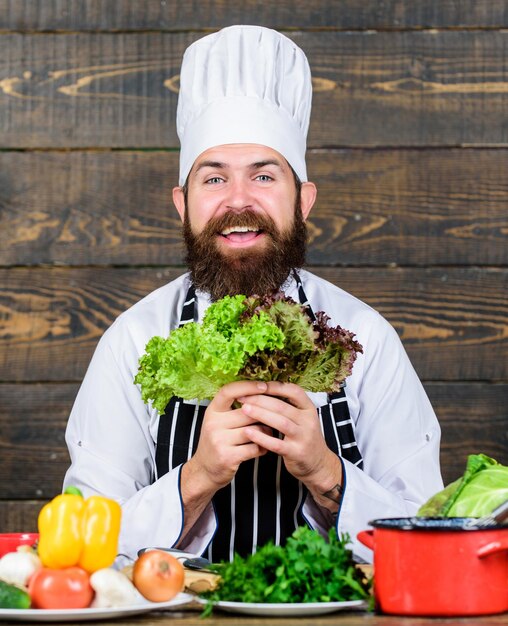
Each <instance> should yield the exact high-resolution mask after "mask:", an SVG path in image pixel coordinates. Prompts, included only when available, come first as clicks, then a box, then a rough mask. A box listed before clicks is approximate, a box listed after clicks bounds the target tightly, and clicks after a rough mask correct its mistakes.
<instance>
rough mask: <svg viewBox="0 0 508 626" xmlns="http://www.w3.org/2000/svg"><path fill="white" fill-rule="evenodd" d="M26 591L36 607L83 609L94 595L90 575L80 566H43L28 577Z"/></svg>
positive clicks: (88, 604)
mask: <svg viewBox="0 0 508 626" xmlns="http://www.w3.org/2000/svg"><path fill="white" fill-rule="evenodd" d="M28 592H29V594H30V597H31V598H32V606H33V607H34V608H36V609H84V608H86V607H88V606H90V603H91V602H92V599H93V596H94V590H93V589H92V587H91V585H90V576H89V574H88V573H87V572H86V571H85V570H84V569H82V568H81V567H66V568H63V569H51V568H49V567H43V568H42V569H40V570H37V572H35V574H34V575H33V576H32V578H31V579H30V582H29V584H28Z"/></svg>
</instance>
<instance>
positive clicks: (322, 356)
mask: <svg viewBox="0 0 508 626" xmlns="http://www.w3.org/2000/svg"><path fill="white" fill-rule="evenodd" d="M328 319H329V318H328V317H327V316H326V315H325V314H324V313H323V312H319V313H318V314H317V315H316V320H315V321H314V322H313V321H312V320H311V319H310V317H309V315H308V313H307V311H306V309H305V308H304V307H302V306H301V305H300V304H297V303H296V302H294V301H293V300H292V299H291V298H288V297H287V296H285V295H284V294H282V293H280V292H277V293H275V294H271V295H269V296H265V297H258V296H251V297H249V298H247V297H246V296H243V295H238V296H226V297H225V298H222V299H221V300H218V301H217V302H214V303H213V304H212V305H210V307H208V309H207V310H206V312H205V315H204V317H203V321H202V323H196V322H189V323H187V324H185V325H184V326H182V327H180V328H177V329H175V330H173V331H172V332H171V333H170V334H169V336H168V337H167V338H163V337H152V339H150V341H149V342H148V343H147V345H146V351H145V354H143V355H142V356H141V358H140V360H139V368H138V372H137V374H136V377H135V379H134V382H135V384H138V385H140V387H141V395H142V398H143V401H144V402H146V403H148V402H151V403H152V405H153V406H154V407H155V408H156V409H157V410H158V411H159V413H163V411H164V409H165V407H166V406H167V404H168V402H169V399H170V398H171V397H172V396H179V397H181V398H184V399H186V400H190V399H194V398H196V399H198V400H203V399H211V398H213V397H214V396H215V394H216V393H217V391H218V390H219V389H220V388H221V387H222V386H223V385H225V384H227V383H230V382H234V381H236V380H260V381H270V380H278V381H281V382H292V383H296V384H298V385H300V386H301V387H303V388H304V389H306V390H307V391H312V392H317V391H325V392H332V391H338V390H339V389H340V387H341V385H342V384H343V382H344V379H345V378H346V377H347V376H349V374H350V373H351V370H352V367H353V363H354V361H355V359H356V354H357V352H362V347H361V345H360V344H359V343H358V342H357V341H355V339H354V335H353V334H352V333H351V332H349V331H347V330H344V329H343V328H341V327H340V326H337V327H330V326H328V324H327V322H328Z"/></svg>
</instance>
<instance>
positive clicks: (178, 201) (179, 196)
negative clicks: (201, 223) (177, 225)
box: [173, 187, 185, 222]
mask: <svg viewBox="0 0 508 626" xmlns="http://www.w3.org/2000/svg"><path fill="white" fill-rule="evenodd" d="M173 204H174V205H175V207H176V210H177V211H178V215H179V216H180V219H181V220H182V222H183V220H184V217H185V194H184V191H183V187H173Z"/></svg>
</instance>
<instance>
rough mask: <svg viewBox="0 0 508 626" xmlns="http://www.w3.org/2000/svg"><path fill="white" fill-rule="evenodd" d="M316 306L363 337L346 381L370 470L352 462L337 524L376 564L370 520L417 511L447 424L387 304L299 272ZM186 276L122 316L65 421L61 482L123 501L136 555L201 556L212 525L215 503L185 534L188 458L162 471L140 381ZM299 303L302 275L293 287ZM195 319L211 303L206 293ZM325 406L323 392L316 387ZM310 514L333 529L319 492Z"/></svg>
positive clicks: (174, 316) (433, 475)
mask: <svg viewBox="0 0 508 626" xmlns="http://www.w3.org/2000/svg"><path fill="white" fill-rule="evenodd" d="M299 274H300V277H301V280H302V284H303V288H304V290H305V293H306V294H307V297H308V299H309V303H310V306H311V308H312V310H313V311H314V312H317V311H324V312H325V313H326V314H327V315H328V316H330V318H331V319H330V322H329V324H330V325H334V326H336V325H340V326H342V327H343V328H346V329H348V330H350V331H352V332H353V333H355V335H356V338H357V340H358V341H359V342H360V343H361V344H362V346H363V354H359V355H358V358H357V360H356V362H355V364H354V367H353V373H352V375H351V376H350V377H348V379H347V386H346V396H347V402H348V406H349V412H350V415H351V418H352V420H353V424H354V429H355V435H356V441H357V444H358V447H359V449H360V452H361V454H362V457H363V463H364V467H363V470H362V469H359V468H358V467H355V466H354V465H353V464H351V463H349V462H348V461H347V460H343V466H344V470H345V471H344V495H343V498H342V502H341V504H340V508H339V515H338V517H337V531H338V532H339V533H346V532H347V533H348V534H349V535H350V537H351V539H352V547H353V550H354V552H355V553H356V554H357V555H358V556H359V557H361V558H363V559H365V560H367V561H369V560H371V558H372V554H371V552H370V550H368V549H367V548H365V547H364V546H362V545H361V544H359V543H358V542H357V541H356V535H357V533H358V532H359V531H360V530H364V529H365V528H368V523H369V520H372V519H376V518H383V517H405V516H410V515H413V514H414V513H415V512H416V510H417V509H418V507H419V506H420V504H422V503H423V502H424V501H426V500H427V499H428V498H429V497H430V496H431V495H433V494H434V493H436V492H437V491H439V490H441V489H442V488H443V483H442V479H441V474H440V468H439V443H440V428H439V424H438V421H437V419H436V416H435V414H434V411H433V409H432V407H431V405H430V402H429V400H428V398H427V396H426V394H425V391H424V390H423V387H422V385H421V383H420V381H419V379H418V377H417V375H416V373H415V371H414V369H413V367H412V365H411V363H410V361H409V359H408V357H407V355H406V352H405V350H404V348H403V346H402V344H401V342H400V339H399V337H398V335H397V333H396V332H395V330H394V329H393V328H392V327H391V326H390V324H389V323H388V322H387V321H386V320H385V319H384V318H383V317H382V316H381V315H379V313H377V312H376V311H374V309H372V308H371V307H370V306H368V305H366V304H365V303H363V302H361V301H360V300H358V299H357V298H355V297H353V296H352V295H350V294H348V293H346V292H345V291H343V290H342V289H340V288H338V287H336V286H334V285H332V284H331V283H329V282H327V281H325V280H323V279H321V278H319V277H317V276H315V275H313V274H311V273H310V272H307V271H305V270H300V271H299ZM189 281H190V279H189V275H188V274H184V275H183V276H181V277H179V278H177V279H176V280H174V281H172V282H171V283H169V284H167V285H165V286H163V287H161V288H159V289H157V290H156V291H154V292H152V293H151V294H149V295H148V296H146V297H145V298H143V299H142V300H141V301H140V302H138V303H137V304H135V305H134V306H132V307H131V308H130V309H128V310H127V311H126V312H125V313H123V314H122V315H120V316H119V317H118V318H117V320H116V321H115V322H114V323H113V324H112V325H111V327H110V328H109V329H108V330H107V331H106V332H105V333H104V335H103V337H102V338H101V340H100V341H99V344H98V346H97V349H96V351H95V353H94V355H93V358H92V360H91V362H90V365H89V368H88V370H87V373H86V376H85V378H84V380H83V384H82V385H81V388H80V390H79V393H78V395H77V398H76V401H75V404H74V407H73V409H72V412H71V415H70V418H69V422H68V425H67V430H66V442H67V445H68V448H69V453H70V456H71V466H70V468H69V469H68V471H67V473H66V476H65V480H64V487H65V486H67V485H75V486H76V487H79V488H80V489H81V490H82V492H83V494H84V495H85V496H89V495H92V494H96V493H98V494H103V495H105V496H108V497H110V498H114V499H115V500H117V501H118V502H119V503H120V504H121V505H122V529H121V533H120V544H119V551H120V552H121V553H123V554H127V555H129V556H131V557H133V558H134V557H135V556H136V553H137V550H138V549H139V548H142V547H145V546H162V547H171V546H173V545H175V544H178V545H179V547H181V548H182V549H185V550H188V551H190V552H193V553H196V554H201V553H203V552H204V550H205V549H206V547H207V546H208V544H209V542H210V540H211V538H212V536H213V533H214V530H215V516H214V513H213V509H212V506H211V504H210V505H208V507H207V508H206V509H205V510H204V512H203V513H202V515H201V517H200V518H199V519H198V521H197V522H196V524H195V525H194V527H193V528H192V529H191V531H190V532H189V533H188V535H187V536H186V537H185V538H184V539H183V540H182V541H180V542H179V539H180V535H181V532H182V528H183V506H182V501H181V495H180V473H181V466H179V467H176V468H174V469H171V470H170V471H169V472H168V473H167V474H165V475H164V476H162V477H161V478H159V479H157V480H154V477H155V441H156V438H157V431H158V422H159V416H158V414H157V412H156V411H155V410H154V409H153V408H152V407H150V406H147V405H145V404H144V403H143V401H142V399H141V393H140V389H139V387H138V386H137V385H134V383H133V380H134V377H135V375H136V373H137V369H138V360H139V357H140V356H141V355H142V354H143V353H144V351H145V346H146V344H147V342H148V340H149V339H150V338H151V337H153V336H154V335H159V336H167V335H168V333H169V331H170V330H172V329H173V328H175V327H177V326H178V322H179V319H180V314H181V310H182V307H183V301H184V298H185V295H186V293H187V289H188V287H189V284H190V282H189ZM284 290H285V292H286V294H287V295H288V296H290V297H292V298H293V299H294V300H296V301H298V293H297V285H296V282H295V281H294V279H290V280H288V283H287V284H286V285H285V286H284ZM197 296H198V316H199V320H201V319H202V317H203V313H204V311H205V309H206V307H207V306H208V305H209V303H210V301H209V298H208V296H207V295H206V294H203V293H200V292H197ZM309 396H310V397H311V398H312V400H313V402H314V404H315V405H316V406H317V407H318V406H322V405H324V404H326V394H309ZM303 514H304V517H305V518H306V519H307V520H308V522H309V523H310V524H311V525H312V526H313V527H315V528H316V529H318V530H319V531H320V532H323V533H326V532H327V528H326V523H325V521H324V520H325V517H324V516H323V515H322V513H321V511H320V509H319V507H318V506H317V505H316V504H315V503H314V501H313V499H312V498H311V497H310V496H307V499H306V501H305V504H304V507H303Z"/></svg>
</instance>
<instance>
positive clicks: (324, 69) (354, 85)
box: [0, 30, 508, 148]
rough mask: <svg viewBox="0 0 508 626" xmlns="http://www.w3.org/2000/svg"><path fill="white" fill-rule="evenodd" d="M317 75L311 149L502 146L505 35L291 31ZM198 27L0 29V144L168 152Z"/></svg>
mask: <svg viewBox="0 0 508 626" xmlns="http://www.w3.org/2000/svg"><path fill="white" fill-rule="evenodd" d="M289 34H290V36H291V38H293V39H294V40H295V41H296V42H297V43H298V44H299V45H300V46H301V47H302V48H303V49H304V50H305V51H306V53H307V54H308V57H309V62H310V65H311V68H312V70H313V77H314V97H313V116H312V121H311V128H310V134H309V142H308V143H309V146H310V147H330V146H442V145H448V146H450V145H451V146H457V145H465V144H472V145H479V144H482V145H484V144H493V145H500V144H503V143H506V141H507V139H508V125H507V124H506V115H505V111H506V107H507V101H508V95H507V94H508V87H507V82H506V72H505V67H506V64H507V58H506V57H507V50H508V46H507V45H506V42H507V38H508V32H506V31H501V30H493V31H476V30H471V31H464V30H462V31H460V30H459V31H436V30H431V31H401V32H392V33H389V32H373V31H368V32H350V31H348V32H333V31H331V32H328V31H324V32H290V33H289ZM199 36H200V34H198V33H188V32H178V33H157V32H156V33H119V34H107V33H106V34H96V33H90V34H88V33H79V34H74V33H72V34H60V35H55V34H47V35H44V36H43V37H41V36H40V35H28V34H27V35H21V34H4V35H1V36H0V59H2V62H1V63H0V116H1V118H2V119H3V125H2V146H3V147H13V148H31V147H32V148H33V147H38V148H41V147H65V148H71V147H94V146H99V147H107V148H112V147H132V146H135V147H152V148H153V147H167V148H169V147H177V146H178V142H177V138H176V133H175V112H176V101H177V90H178V74H179V71H180V63H181V57H182V53H183V51H184V49H185V48H186V47H187V46H188V45H189V44H190V43H191V42H192V41H194V40H196V39H197V38H198V37H199Z"/></svg>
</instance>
